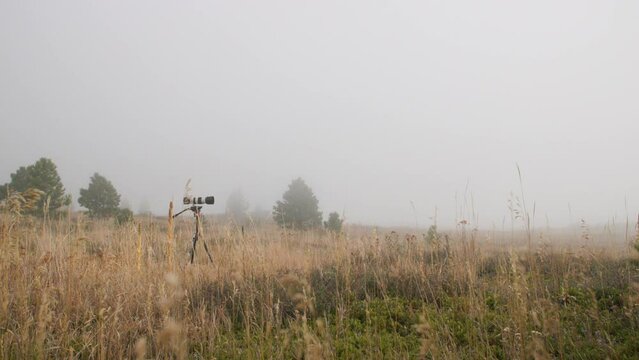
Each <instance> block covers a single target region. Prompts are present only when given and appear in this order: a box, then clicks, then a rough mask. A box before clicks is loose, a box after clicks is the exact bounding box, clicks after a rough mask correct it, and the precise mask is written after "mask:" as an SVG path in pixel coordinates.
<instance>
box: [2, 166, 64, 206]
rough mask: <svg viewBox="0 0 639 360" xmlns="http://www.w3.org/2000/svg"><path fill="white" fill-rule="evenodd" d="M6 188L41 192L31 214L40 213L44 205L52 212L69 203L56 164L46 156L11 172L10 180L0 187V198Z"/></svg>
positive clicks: (6, 191)
mask: <svg viewBox="0 0 639 360" xmlns="http://www.w3.org/2000/svg"><path fill="white" fill-rule="evenodd" d="M8 189H11V190H12V191H18V192H24V191H26V190H28V189H37V190H40V191H42V192H43V194H42V196H41V198H40V200H39V201H38V203H37V205H36V206H35V207H34V208H33V210H31V211H30V213H32V214H38V215H42V214H43V213H44V209H45V207H46V208H48V211H49V212H50V213H54V212H56V211H57V210H58V209H60V208H61V207H63V206H67V205H69V204H71V197H70V196H69V195H67V194H65V190H64V185H62V180H61V179H60V175H58V170H57V167H56V165H55V164H54V163H53V161H51V159H47V158H41V159H40V160H38V161H36V163H35V164H32V165H29V166H26V167H25V166H22V167H20V168H19V169H18V170H17V171H16V172H15V173H13V174H11V182H9V183H7V184H4V185H3V186H2V187H1V188H0V200H2V199H4V198H5V197H6V196H7V193H8Z"/></svg>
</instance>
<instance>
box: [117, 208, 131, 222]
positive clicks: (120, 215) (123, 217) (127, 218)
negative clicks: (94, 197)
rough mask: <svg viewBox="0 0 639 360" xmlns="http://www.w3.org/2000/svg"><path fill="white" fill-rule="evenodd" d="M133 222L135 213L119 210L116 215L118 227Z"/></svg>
mask: <svg viewBox="0 0 639 360" xmlns="http://www.w3.org/2000/svg"><path fill="white" fill-rule="evenodd" d="M131 221H133V211H131V210H129V209H118V211H117V214H116V215H115V223H116V224H118V225H123V224H126V223H129V222H131Z"/></svg>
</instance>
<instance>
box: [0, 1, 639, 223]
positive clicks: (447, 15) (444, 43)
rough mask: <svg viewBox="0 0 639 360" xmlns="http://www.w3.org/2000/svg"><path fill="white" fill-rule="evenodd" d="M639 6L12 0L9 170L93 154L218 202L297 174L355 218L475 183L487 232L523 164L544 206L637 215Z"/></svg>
mask: <svg viewBox="0 0 639 360" xmlns="http://www.w3.org/2000/svg"><path fill="white" fill-rule="evenodd" d="M637 19H639V3H638V2H636V1H634V0H626V1H610V0H606V1H603V0H602V1H592V0H575V1H563V0H562V1H557V0H535V1H525V2H524V1H505V0H502V1H495V0H484V1H475V0H468V1H453V0H451V1H449V0H445V1H444V0H439V1H424V0H422V1H401V2H393V1H371V0H366V1H326V0H323V1H224V2H215V1H187V2H184V1H172V2H167V1H157V0H155V1H86V0H82V1H37V2H36V1H10V0H0V125H1V128H0V183H4V182H6V181H8V180H9V175H10V173H11V172H14V171H15V170H16V169H17V168H18V167H19V166H21V165H27V164H30V163H33V162H34V161H35V160H37V159H38V158H39V157H42V156H46V157H50V158H52V159H53V160H54V161H55V162H56V164H57V165H58V168H59V171H60V174H61V176H62V179H63V182H64V184H65V186H66V188H67V189H68V190H69V191H70V192H72V193H73V194H74V197H75V198H77V194H78V192H79V188H80V187H86V186H87V184H88V181H89V177H90V176H91V175H92V174H93V173H94V172H96V171H97V172H100V173H101V174H103V175H105V176H106V177H107V178H109V179H110V180H111V181H112V182H113V183H114V185H115V186H116V188H117V189H118V190H119V191H120V192H121V193H122V195H123V197H124V198H126V199H127V200H128V201H129V202H130V203H131V204H132V207H133V209H134V210H136V209H137V208H138V207H139V206H140V205H139V204H140V203H141V202H142V201H144V200H146V201H148V203H149V204H150V206H151V208H152V210H153V211H155V212H157V213H162V212H164V211H166V207H167V203H168V201H169V200H171V199H175V200H179V199H180V198H181V196H182V191H183V187H184V184H185V182H186V180H187V179H189V178H191V179H192V181H193V189H194V191H195V192H196V193H202V194H209V193H210V194H214V195H216V196H217V197H218V199H219V200H220V202H219V205H215V207H214V208H215V211H217V212H219V211H222V210H223V209H224V201H225V200H226V197H227V196H228V195H229V193H230V192H231V191H232V190H233V189H235V188H237V187H240V188H241V189H242V190H243V192H244V193H245V195H246V197H247V198H248V199H249V201H250V202H251V204H252V205H260V206H261V207H262V208H263V209H270V208H271V207H272V205H273V203H274V202H275V201H276V200H277V199H278V198H280V197H281V194H282V192H283V191H284V190H285V189H286V187H287V185H288V183H289V182H290V180H291V179H292V178H294V177H298V176H301V177H303V178H304V179H305V180H306V181H307V183H308V184H309V185H311V187H312V188H313V189H314V191H315V193H316V195H317V197H318V199H319V201H320V207H321V209H322V210H323V211H324V213H325V214H327V213H328V212H330V211H334V210H337V211H339V212H340V213H341V212H344V213H345V215H346V217H347V220H348V221H351V222H359V223H369V224H378V225H413V224H415V219H416V218H417V222H418V224H419V225H421V226H425V225H429V224H430V222H431V220H429V217H430V216H432V215H433V214H434V209H435V207H436V206H437V207H438V209H439V210H438V213H439V215H438V216H439V219H440V221H441V222H442V223H448V224H452V223H453V221H455V218H459V217H470V212H469V211H468V210H465V212H466V214H460V211H461V210H460V208H461V207H462V206H463V204H464V197H465V198H466V199H467V200H466V203H467V204H468V206H467V209H468V208H470V204H471V200H470V199H471V193H472V199H473V201H472V202H473V203H474V206H473V207H474V209H475V211H476V213H478V214H479V225H480V226H482V227H487V226H491V224H492V223H495V224H497V226H501V222H502V219H503V217H504V216H507V217H508V218H509V211H508V208H507V200H508V197H509V193H510V192H511V191H516V192H519V189H518V188H519V185H518V178H517V169H516V164H519V165H520V167H521V169H522V172H523V178H524V187H525V192H526V197H527V201H528V202H529V207H532V202H533V201H535V203H536V214H537V218H538V219H539V220H538V222H543V223H545V219H544V218H545V217H546V216H547V217H548V218H549V220H550V224H551V225H562V224H566V223H568V222H570V221H577V220H578V219H580V218H582V217H583V218H585V219H586V220H587V221H590V222H603V221H606V220H608V219H609V218H611V217H613V216H616V217H617V219H620V218H623V219H624V221H625V217H626V214H627V213H628V214H630V216H633V214H636V213H637V209H638V208H639V167H638V166H637V165H636V163H637V160H635V157H636V153H637V147H638V145H639V121H638V120H639V67H638V66H637V64H639V22H638V21H637ZM464 194H466V196H464ZM411 201H412V202H413V204H414V206H415V210H413V208H412V206H411ZM626 203H627V204H628V205H627V207H628V210H627V211H626V205H625V204H626ZM76 206H77V204H76ZM569 208H570V209H571V210H570V212H569ZM634 216H636V215H634ZM542 219H543V220H542Z"/></svg>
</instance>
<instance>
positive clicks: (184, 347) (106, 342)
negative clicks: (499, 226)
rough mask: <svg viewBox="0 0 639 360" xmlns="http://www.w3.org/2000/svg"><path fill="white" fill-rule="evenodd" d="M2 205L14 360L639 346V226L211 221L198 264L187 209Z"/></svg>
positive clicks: (7, 335) (4, 331)
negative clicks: (298, 227) (159, 211)
mask: <svg viewBox="0 0 639 360" xmlns="http://www.w3.org/2000/svg"><path fill="white" fill-rule="evenodd" d="M0 216H1V218H0V219H1V225H0V227H1V234H0V358H2V359H29V358H34V359H39V358H68V359H89V358H96V359H120V358H137V359H144V358H166V359H169V358H177V359H187V358H190V359H211V358H217V359H229V358H230V359H235V358H238V359H255V358H259V359H270V358H277V359H279V358H286V359H289V358H297V359H300V358H305V359H331V358H340V359H364V358H366V359H382V358H384V359H394V358H399V359H405V358H406V359H407V358H414V359H431V358H433V359H552V358H559V359H599V358H611V359H630V358H637V357H638V356H639V355H637V354H639V296H638V295H639V292H638V291H639V269H638V268H639V265H638V264H637V261H636V257H637V254H636V253H637V252H636V251H635V250H634V249H633V247H632V242H633V241H635V239H636V237H637V234H636V232H635V229H633V226H632V225H631V226H630V235H628V234H627V233H626V234H621V235H619V234H617V235H614V234H608V235H606V233H605V232H601V233H592V232H591V231H590V230H589V229H588V228H587V227H583V228H582V229H581V230H579V231H574V232H570V231H568V232H563V233H557V234H553V233H552V232H551V231H541V230H531V229H526V227H525V226H524V227H521V226H519V225H518V226H517V227H518V229H516V230H513V231H478V230H475V229H473V228H472V227H471V226H470V225H466V224H458V225H457V227H454V228H452V229H450V230H448V231H434V229H432V230H431V231H430V232H427V231H426V230H423V231H422V230H420V231H417V230H410V229H404V230H402V229H400V230H395V231H392V230H391V229H376V228H372V227H358V226H354V225H351V226H346V227H345V228H344V230H343V231H342V232H341V233H339V234H334V233H328V232H321V231H315V232H314V231H308V232H295V231H289V230H282V229H280V228H278V227H276V226H275V225H274V224H272V223H271V222H269V221H265V222H262V223H259V224H255V223H251V224H248V225H246V226H245V227H244V228H243V229H242V228H241V227H240V226H238V225H236V224H234V223H233V222H230V221H222V220H220V219H216V218H210V219H206V220H205V222H204V225H203V232H204V236H203V239H204V241H206V242H207V244H208V246H209V249H210V250H211V253H212V254H213V258H214V262H213V263H210V262H209V260H208V258H207V257H206V254H205V252H204V251H203V247H201V245H200V246H199V247H198V252H197V253H196V260H195V264H194V265H190V264H188V254H187V251H188V248H189V246H190V236H191V231H192V227H193V219H190V218H185V219H179V221H176V222H175V223H174V224H170V223H169V222H168V221H167V220H166V218H160V217H157V218H153V217H136V219H135V221H134V222H132V223H125V224H121V225H117V224H115V223H114V222H113V220H95V221H94V220H90V219H88V218H86V217H85V216H83V215H81V214H68V215H66V216H60V217H59V218H56V219H41V218H33V217H28V216H17V215H12V214H7V213H4V214H2V215H0ZM171 230H172V231H171ZM613 235H614V236H613ZM637 240H639V239H637Z"/></svg>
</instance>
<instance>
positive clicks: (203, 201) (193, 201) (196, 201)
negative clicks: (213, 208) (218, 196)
mask: <svg viewBox="0 0 639 360" xmlns="http://www.w3.org/2000/svg"><path fill="white" fill-rule="evenodd" d="M182 202H183V203H184V205H213V204H215V197H213V196H195V197H188V196H185V197H184V199H182Z"/></svg>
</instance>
